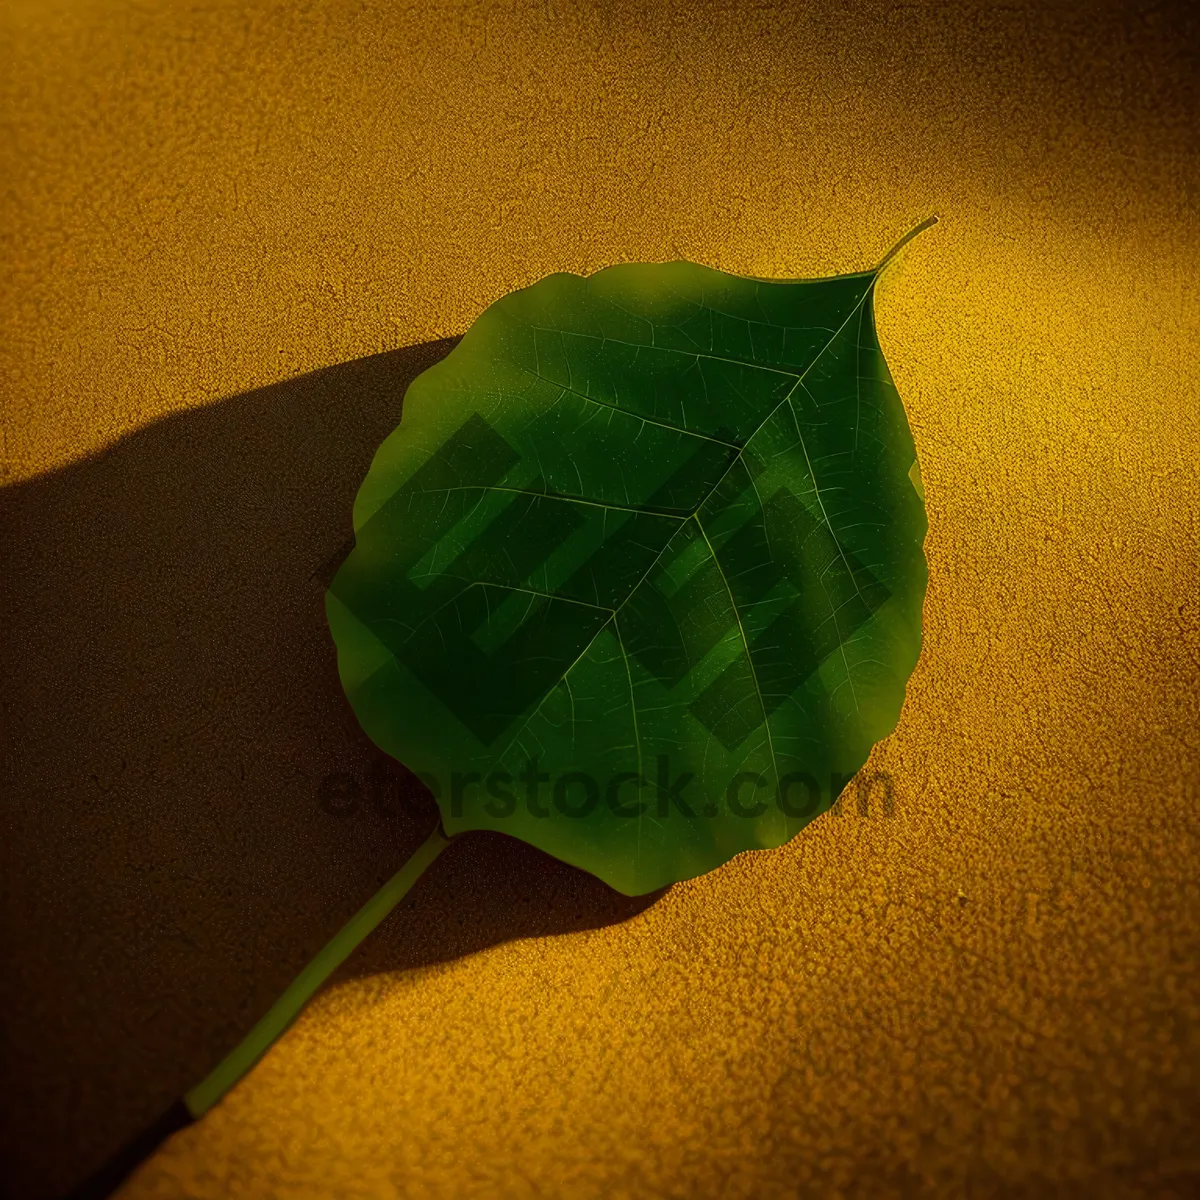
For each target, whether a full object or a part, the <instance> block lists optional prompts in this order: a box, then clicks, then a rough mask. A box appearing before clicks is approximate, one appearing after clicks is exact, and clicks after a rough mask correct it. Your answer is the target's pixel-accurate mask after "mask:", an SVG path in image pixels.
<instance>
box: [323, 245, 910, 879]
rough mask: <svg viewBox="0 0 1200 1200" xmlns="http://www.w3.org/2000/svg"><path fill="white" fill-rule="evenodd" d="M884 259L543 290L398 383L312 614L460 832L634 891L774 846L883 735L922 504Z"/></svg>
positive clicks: (690, 269) (360, 695)
mask: <svg viewBox="0 0 1200 1200" xmlns="http://www.w3.org/2000/svg"><path fill="white" fill-rule="evenodd" d="M893 253H894V252H893ZM889 257H890V256H889ZM886 261H887V260H885V262H886ZM880 269H882V264H881V267H880V268H877V269H876V270H873V271H867V272H862V273H858V274H853V275H842V276H836V277H833V278H828V279H818V280H800V281H787V280H766V279H752V278H742V277H738V276H734V275H729V274H726V273H724V272H721V271H716V270H713V269H711V268H708V267H703V266H697V265H695V264H692V263H686V262H673V263H664V264H641V263H628V264H622V265H620V266H614V267H609V268H607V269H605V270H602V271H599V272H598V273H596V274H595V275H591V276H587V277H581V276H577V275H569V274H556V275H550V276H548V277H546V278H545V279H542V280H541V281H540V282H538V283H536V284H534V285H533V286H532V287H529V288H525V289H523V290H521V291H517V292H514V293H512V294H510V295H508V296H505V297H504V298H503V299H501V300H498V301H497V302H496V303H495V304H493V305H492V306H491V307H490V308H488V309H487V311H486V312H484V313H483V315H482V316H480V317H479V319H478V320H477V321H476V322H475V324H474V325H473V326H472V327H471V329H470V330H469V331H468V332H467V334H466V335H465V337H464V338H463V339H462V341H461V342H460V343H459V344H458V346H457V347H456V348H455V349H454V350H453V351H452V352H451V353H450V354H449V356H448V357H447V358H446V359H444V360H443V361H442V362H440V363H438V364H437V365H436V366H434V367H432V368H430V369H429V370H427V371H426V372H425V373H424V374H422V375H421V376H420V377H419V378H418V379H416V380H415V381H414V382H413V383H412V385H411V386H410V387H409V389H408V392H407V395H406V396H405V400H404V418H403V421H402V423H401V425H400V426H399V428H398V429H396V430H395V431H394V432H393V433H392V434H391V436H389V437H388V438H387V440H386V441H385V442H384V443H383V445H382V446H381V447H380V449H379V451H378V453H377V454H376V456H375V460H374V462H373V464H372V466H371V470H370V472H369V474H368V475H367V478H366V480H365V481H364V483H363V485H362V488H361V490H360V491H359V494H358V498H357V500H356V503H355V507H354V528H355V537H356V545H355V549H354V550H353V552H352V553H351V554H350V556H349V557H348V558H347V559H346V561H345V562H344V564H343V565H342V567H341V569H340V570H339V571H338V573H337V576H336V577H335V578H334V580H333V583H332V584H331V586H330V589H329V592H328V595H327V598H326V610H327V614H328V619H329V624H330V627H331V630H332V632H333V636H334V639H335V641H336V643H337V648H338V664H339V671H340V674H341V678H342V682H343V685H344V687H345V690H346V694H347V696H348V697H349V700H350V702H351V704H352V706H353V708H354V711H355V713H356V714H357V716H358V718H359V721H360V722H361V724H362V726H363V728H364V729H365V730H366V732H367V733H368V734H369V736H370V737H371V738H372V739H373V740H374V741H375V742H376V743H377V744H378V745H379V746H380V747H381V748H382V749H383V750H385V751H386V752H387V753H389V754H391V755H393V756H394V757H395V758H397V759H399V760H400V761H401V762H403V763H405V764H406V765H407V766H408V767H409V768H410V769H412V770H413V771H415V772H416V773H418V774H419V775H421V776H422V777H423V778H425V780H426V781H427V782H428V783H429V785H430V787H431V788H433V790H434V794H435V796H436V797H437V799H438V803H439V806H440V808H441V811H442V817H443V823H444V826H445V829H446V830H447V832H448V833H450V834H454V833H457V832H461V831H463V830H467V829H494V830H500V831H503V832H506V833H510V834H513V835H515V836H517V837H520V838H523V839H524V840H526V841H528V842H531V843H533V844H534V845H536V846H538V847H540V848H542V849H543V850H546V851H548V852H549V853H550V854H553V855H555V856H556V857H558V858H560V859H563V860H565V861H566V862H569V863H573V864H575V865H577V866H580V867H582V868H584V869H586V870H588V871H591V872H592V873H593V874H595V875H598V876H600V877H601V878H602V879H604V880H606V881H607V882H608V883H609V884H611V885H612V886H613V887H615V888H617V889H619V890H620V891H622V892H626V893H629V894H640V893H644V892H647V891H651V890H653V889H655V888H658V887H661V886H663V885H665V884H668V883H671V882H674V881H676V880H680V879H686V878H690V877H692V876H695V875H699V874H702V873H704V872H706V871H709V870H711V869H713V868H714V867H716V866H719V865H720V864H721V863H723V862H725V861H726V860H728V859H729V858H731V857H732V856H733V855H735V854H737V853H739V852H741V851H744V850H752V849H761V848H766V847H774V846H779V845H781V844H782V843H783V842H785V841H786V840H788V839H789V838H791V837H792V836H793V835H794V834H795V833H796V832H797V831H798V830H799V829H800V828H802V827H803V826H804V825H805V824H806V823H807V822H808V821H809V820H811V819H812V818H813V817H814V816H816V815H817V814H818V813H819V812H821V811H824V810H825V809H827V808H828V807H829V806H830V805H831V803H832V802H833V800H834V799H835V798H836V796H837V794H838V792H840V790H841V789H842V787H843V786H844V784H845V782H846V781H847V780H848V779H849V778H850V777H852V776H853V775H854V774H855V772H857V771H858V770H859V768H860V767H861V766H862V765H863V763H864V762H865V761H866V758H867V755H868V753H869V752H870V749H871V747H872V745H873V744H874V743H875V742H876V741H878V740H879V739H880V738H882V737H885V736H886V735H887V734H888V733H890V732H891V731H892V729H893V728H894V727H895V724H896V721H897V719H898V717H899V713H900V708H901V705H902V703H903V700H904V689H905V684H906V681H907V679H908V676H909V674H910V672H911V671H912V669H913V667H914V665H915V664H916V661H917V656H918V653H919V651H920V643H921V606H922V602H923V599H924V595H925V587H926V564H925V558H924V554H923V551H922V541H923V538H924V535H925V530H926V520H925V509H924V504H923V500H922V496H921V494H920V492H919V490H918V487H919V478H920V476H919V473H918V472H917V470H916V468H915V464H916V454H915V451H914V447H913V440H912V436H911V433H910V432H909V427H908V422H907V420H906V418H905V414H904V408H903V406H902V404H901V402H900V399H899V396H898V395H897V393H896V390H895V387H894V386H893V383H892V380H891V377H890V374H889V372H888V369H887V365H886V363H885V362H884V359H883V354H882V352H881V350H880V348H879V342H878V339H877V337H876V332H875V320H874V308H873V302H874V285H875V281H876V279H877V278H878V273H879V270H880Z"/></svg>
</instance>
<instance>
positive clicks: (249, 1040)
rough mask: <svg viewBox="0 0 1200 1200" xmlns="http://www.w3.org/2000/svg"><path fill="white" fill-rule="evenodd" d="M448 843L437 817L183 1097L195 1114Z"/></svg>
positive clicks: (233, 1079) (250, 1062)
mask: <svg viewBox="0 0 1200 1200" xmlns="http://www.w3.org/2000/svg"><path fill="white" fill-rule="evenodd" d="M449 844H450V839H449V838H448V837H447V836H446V833H445V831H444V830H443V829H442V824H441V822H440V821H439V822H438V824H437V828H435V829H434V831H433V832H432V833H431V834H430V835H429V837H428V838H427V839H426V840H425V842H424V843H422V845H421V846H420V848H419V849H418V850H417V852H416V853H415V854H414V855H413V856H412V858H410V859H409V860H408V862H406V863H405V864H404V866H402V867H401V868H400V870H398V871H397V872H396V873H395V875H393V876H392V877H391V879H389V880H388V881H387V883H385V884H384V885H383V887H381V888H380V889H379V891H377V892H376V893H375V895H374V896H372V897H371V899H370V900H368V901H367V902H366V904H364V905H363V906H362V908H360V909H359V910H358V912H356V913H355V914H354V916H352V917H351V918H350V920H349V921H347V922H346V924H345V925H343V926H342V928H341V929H340V930H338V932H337V933H336V934H334V936H333V938H332V939H331V940H330V941H329V942H328V943H327V944H326V945H325V946H324V947H323V948H322V949H321V950H320V951H318V953H317V955H316V957H315V958H314V959H313V960H312V961H311V962H310V963H309V964H308V966H307V967H305V968H304V970H303V971H301V972H300V974H299V975H297V976H296V978H295V979H294V980H293V981H292V983H291V984H290V985H289V986H288V988H287V990H286V991H285V992H284V993H283V995H282V996H280V997H279V999H278V1000H276V1001H275V1003H274V1004H273V1005H271V1007H270V1009H269V1010H268V1011H267V1013H266V1015H265V1016H264V1017H262V1019H261V1020H259V1022H258V1024H257V1025H255V1026H254V1028H253V1029H251V1030H250V1032H249V1033H248V1034H246V1036H245V1037H244V1038H243V1039H242V1040H241V1041H240V1042H239V1043H238V1045H237V1046H236V1047H235V1048H234V1049H233V1050H232V1051H231V1052H230V1053H229V1054H228V1055H226V1057H225V1058H223V1059H222V1060H221V1062H220V1063H218V1064H217V1066H216V1067H215V1068H214V1069H213V1070H212V1071H211V1072H210V1073H209V1074H208V1075H206V1076H205V1077H204V1078H203V1079H202V1080H201V1081H200V1082H199V1083H198V1084H196V1086H195V1087H194V1088H192V1089H191V1090H190V1091H188V1092H185V1093H184V1096H183V1102H184V1104H185V1105H186V1106H187V1109H188V1112H190V1113H191V1114H192V1116H193V1117H199V1116H201V1115H202V1114H204V1113H206V1112H207V1111H208V1110H209V1109H210V1108H212V1106H213V1105H214V1104H216V1102H217V1101H218V1100H220V1098H221V1097H222V1096H223V1095H225V1093H226V1092H227V1091H229V1089H230V1088H231V1087H233V1085H234V1084H235V1083H237V1081H238V1080H239V1079H241V1078H242V1076H243V1075H245V1074H246V1073H247V1071H249V1070H250V1068H251V1067H252V1066H254V1064H255V1063H256V1062H257V1061H258V1060H259V1059H260V1058H261V1057H262V1056H263V1055H264V1054H265V1053H266V1052H267V1050H268V1049H270V1047H271V1045H272V1044H273V1043H274V1042H275V1041H276V1039H277V1038H278V1037H279V1036H280V1035H281V1034H282V1033H283V1032H284V1030H285V1029H287V1027H288V1026H289V1025H290V1024H291V1023H292V1022H293V1021H294V1020H295V1019H296V1017H297V1016H298V1015H299V1013H300V1010H301V1009H302V1008H303V1007H304V1005H305V1004H307V1003H308V1001H309V1000H310V999H311V997H312V995H313V993H314V992H315V991H316V990H317V989H318V988H319V987H320V986H321V984H323V983H324V982H325V980H327V979H328V978H329V976H330V975H332V974H333V972H334V971H336V970H337V968H338V967H340V966H341V965H342V963H344V962H345V961H346V959H347V958H349V956H350V954H351V952H352V951H353V950H354V949H355V947H357V946H358V944H359V943H360V942H361V941H363V939H364V938H366V937H367V935H368V934H369V933H371V931H372V930H373V929H374V928H375V927H376V926H377V925H378V924H379V923H380V922H381V921H382V920H383V918H384V917H386V916H387V915H388V913H390V912H391V911H392V909H393V908H395V907H396V905H397V904H399V903H400V901H401V900H402V899H403V898H404V897H405V896H406V895H407V894H408V892H409V889H410V888H411V887H412V886H413V884H414V883H416V882H417V880H418V879H420V877H421V875H422V874H423V873H424V871H425V869H426V867H428V866H429V865H430V864H431V863H432V862H433V860H434V859H435V858H437V856H438V855H439V854H441V852H442V851H443V850H444V849H445V848H446V847H447V846H448V845H449Z"/></svg>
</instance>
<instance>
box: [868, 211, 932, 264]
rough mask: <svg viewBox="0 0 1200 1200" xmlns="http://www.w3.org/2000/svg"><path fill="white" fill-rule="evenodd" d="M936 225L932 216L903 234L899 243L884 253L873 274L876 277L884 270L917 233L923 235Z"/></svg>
mask: <svg viewBox="0 0 1200 1200" xmlns="http://www.w3.org/2000/svg"><path fill="white" fill-rule="evenodd" d="M936 224H937V217H936V216H932V217H926V218H925V220H923V221H922V222H921V223H920V225H916V226H914V227H913V228H912V229H910V230H909V231H908V232H907V233H906V234H905V235H904V236H903V237H902V238H901V239H900V240H899V241H898V242H897V243H896V244H895V245H894V246H893V247H892V248H891V249H890V250H889V251H888V252H887V253H886V254H885V255H884V256H883V258H881V259H880V260H879V266H877V267H876V268H875V274H876V275H878V274H879V273H880V272H881V271H882V270H883V268H884V267H886V266H887V265H888V263H890V262H891V261H892V259H893V258H895V257H896V255H897V254H899V253H900V251H901V250H903V249H904V247H905V246H907V245H908V243H909V242H911V241H912V240H913V238H915V237H916V236H917V234H918V233H924V232H925V230H926V229H928V228H930V226H932V225H936Z"/></svg>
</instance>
